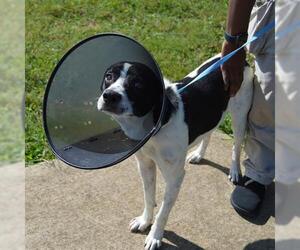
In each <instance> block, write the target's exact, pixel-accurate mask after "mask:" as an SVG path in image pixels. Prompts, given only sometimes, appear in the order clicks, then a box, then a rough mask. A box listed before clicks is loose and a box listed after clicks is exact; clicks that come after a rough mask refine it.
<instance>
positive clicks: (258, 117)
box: [244, 54, 275, 185]
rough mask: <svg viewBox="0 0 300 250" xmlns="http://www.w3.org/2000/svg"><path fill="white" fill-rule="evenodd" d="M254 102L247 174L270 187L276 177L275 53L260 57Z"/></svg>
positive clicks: (246, 148) (249, 120) (248, 146)
mask: <svg viewBox="0 0 300 250" xmlns="http://www.w3.org/2000/svg"><path fill="white" fill-rule="evenodd" d="M255 76H256V77H255V80H254V95H253V103H252V107H251V109H250V112H249V116H248V136H247V140H246V146H245V151H246V154H247V156H248V159H247V160H245V161H244V166H245V175H246V176H248V177H250V178H251V179H253V180H255V181H257V182H259V183H261V184H263V185H268V184H270V183H271V182H272V181H273V179H274V175H275V151H274V150H275V144H274V141H275V131H274V120H275V111H274V107H275V106H274V105H275V103H274V101H275V64H274V54H262V55H257V56H256V60H255Z"/></svg>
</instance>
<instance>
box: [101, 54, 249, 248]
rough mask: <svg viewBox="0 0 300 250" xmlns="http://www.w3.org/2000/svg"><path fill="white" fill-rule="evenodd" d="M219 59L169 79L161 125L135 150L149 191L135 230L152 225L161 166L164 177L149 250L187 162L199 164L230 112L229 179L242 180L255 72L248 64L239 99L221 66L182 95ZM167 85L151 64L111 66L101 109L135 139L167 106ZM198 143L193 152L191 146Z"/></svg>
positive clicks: (156, 239) (158, 242) (147, 242)
mask: <svg viewBox="0 0 300 250" xmlns="http://www.w3.org/2000/svg"><path fill="white" fill-rule="evenodd" d="M219 59H220V55H217V56H215V57H213V58H211V59H209V60H208V61H206V62H204V63H203V64H202V65H200V66H199V67H198V68H196V69H195V70H194V71H192V72H191V73H190V74H188V75H187V76H186V77H184V78H183V79H182V80H180V81H175V82H174V83H171V82H170V81H169V80H167V79H164V83H165V93H166V104H165V107H166V112H165V114H164V116H163V118H162V127H161V128H160V130H159V131H158V133H156V134H155V135H154V136H152V137H151V138H150V139H149V140H148V141H147V142H146V143H145V145H144V146H143V147H142V148H141V149H140V150H138V151H137V152H136V153H135V157H136V159H137V165H138V170H139V172H140V175H141V178H142V181H143V189H144V203H145V207H144V211H143V213H142V214H141V215H140V216H138V217H136V218H134V219H133V220H132V221H131V222H130V224H129V228H130V230H131V231H132V232H137V231H145V230H146V229H147V228H148V227H149V226H150V225H151V223H152V220H153V210H154V207H155V205H156V203H155V185H156V167H158V168H159V170H160V171H161V174H162V176H163V178H164V180H165V183H166V188H165V194H164V198H163V202H162V205H161V207H160V209H159V212H158V213H157V215H156V217H155V219H154V223H153V224H152V226H151V229H150V232H149V234H148V236H147V237H146V240H145V249H146V250H148V249H156V248H159V247H160V246H161V240H162V237H163V233H164V227H165V225H166V223H167V219H168V216H169V213H170V211H171V208H172V207H173V205H174V203H175V201H176V198H177V196H178V193H179V190H180V186H181V184H182V181H183V179H184V175H185V170H184V165H185V162H186V161H188V162H190V163H193V164H197V163H199V162H200V160H201V159H202V158H203V157H204V154H205V150H206V148H207V145H208V143H209V138H210V135H211V133H212V132H213V131H214V130H215V129H216V128H217V127H218V125H219V124H220V123H221V122H222V119H223V117H224V116H225V114H226V112H227V111H228V112H230V113H231V117H232V126H233V134H234V145H233V149H232V165H231V168H230V174H229V179H230V181H232V182H234V183H236V182H238V181H239V176H240V174H241V170H240V154H241V146H242V142H243V139H244V135H245V130H246V123H247V115H248V112H249V110H250V107H251V103H252V93H253V71H252V69H251V67H250V66H249V65H248V64H247V63H246V64H245V67H244V78H243V79H244V80H243V83H242V85H241V88H240V90H239V91H238V93H237V94H236V95H235V96H234V97H231V98H230V97H229V93H228V91H226V90H225V88H224V81H223V77H222V73H221V70H220V69H217V70H215V71H213V72H212V73H210V74H209V75H207V76H205V77H203V78H202V79H200V80H197V81H196V82H195V83H194V84H192V85H190V86H189V87H187V88H186V89H185V90H184V91H182V92H181V93H179V91H178V90H179V89H180V88H182V87H184V86H185V85H186V84H188V83H189V82H190V81H192V80H193V79H194V78H195V77H196V76H198V75H199V74H200V73H201V72H203V71H204V70H205V69H206V68H208V67H209V66H210V65H212V64H213V63H215V62H216V61H217V60H219ZM161 85H162V84H161V83H160V82H159V80H158V77H157V76H156V75H155V74H154V72H153V71H152V70H151V69H149V68H148V67H147V66H145V65H143V64H141V63H136V62H121V63H117V64H114V65H112V66H111V67H110V68H109V69H108V70H107V71H106V73H105V75H104V80H103V82H102V85H101V90H102V94H101V96H100V97H99V99H98V102H97V108H98V110H100V111H103V112H105V113H108V114H110V115H111V116H112V117H113V118H114V119H115V120H116V121H117V122H118V123H119V124H120V126H121V129H122V130H123V132H124V133H125V134H126V135H127V136H128V137H129V138H131V139H133V140H140V139H142V138H144V137H145V136H146V135H147V134H148V133H149V131H150V130H151V129H152V128H153V126H154V125H155V124H156V122H157V121H158V119H159V115H160V111H161V105H162V98H163V97H162V86H161ZM197 144H198V147H197V148H196V149H195V150H194V151H193V152H191V153H190V154H189V155H188V156H187V153H188V150H189V149H190V148H192V147H193V146H195V145H197Z"/></svg>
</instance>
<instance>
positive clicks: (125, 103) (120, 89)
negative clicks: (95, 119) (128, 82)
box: [97, 63, 132, 115]
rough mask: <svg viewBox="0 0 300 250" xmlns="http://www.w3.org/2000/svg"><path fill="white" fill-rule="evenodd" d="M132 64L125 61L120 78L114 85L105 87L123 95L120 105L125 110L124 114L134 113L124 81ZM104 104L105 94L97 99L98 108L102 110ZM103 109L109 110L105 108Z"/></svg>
mask: <svg viewBox="0 0 300 250" xmlns="http://www.w3.org/2000/svg"><path fill="white" fill-rule="evenodd" d="M130 66H131V64H129V63H124V66H123V70H122V71H121V74H120V76H119V78H118V79H117V80H116V81H115V82H114V83H113V84H112V85H110V86H109V87H108V88H107V89H105V91H106V90H113V91H115V92H117V93H119V94H120V95H121V96H122V99H121V102H120V104H119V107H120V108H122V109H123V110H124V112H123V115H131V114H132V105H131V103H130V101H129V99H128V97H127V95H126V94H125V93H126V92H125V89H124V82H125V79H126V77H127V72H128V70H129V68H130ZM105 91H104V92H105ZM104 92H103V93H104ZM103 106H104V100H103V95H101V96H100V98H99V99H98V101H97V109H98V110H102V109H103ZM103 111H104V112H107V111H105V110H103ZM107 113H109V112H107ZM109 114H110V115H112V114H111V113H109Z"/></svg>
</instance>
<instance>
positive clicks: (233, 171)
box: [228, 167, 241, 185]
mask: <svg viewBox="0 0 300 250" xmlns="http://www.w3.org/2000/svg"><path fill="white" fill-rule="evenodd" d="M240 177H241V172H240V171H239V169H238V167H231V168H230V172H229V175H228V179H229V180H230V181H231V182H232V183H233V184H235V185H236V184H238V183H239V181H240Z"/></svg>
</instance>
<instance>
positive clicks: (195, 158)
mask: <svg viewBox="0 0 300 250" xmlns="http://www.w3.org/2000/svg"><path fill="white" fill-rule="evenodd" d="M211 133H212V132H208V133H206V134H204V135H203V136H202V140H201V142H200V144H199V146H198V147H197V148H196V149H195V150H194V151H193V152H191V153H190V154H189V155H188V157H187V160H186V161H187V162H189V163H192V164H198V163H200V161H201V159H203V158H204V155H205V152H206V149H207V146H208V143H209V140H210V136H211Z"/></svg>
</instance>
